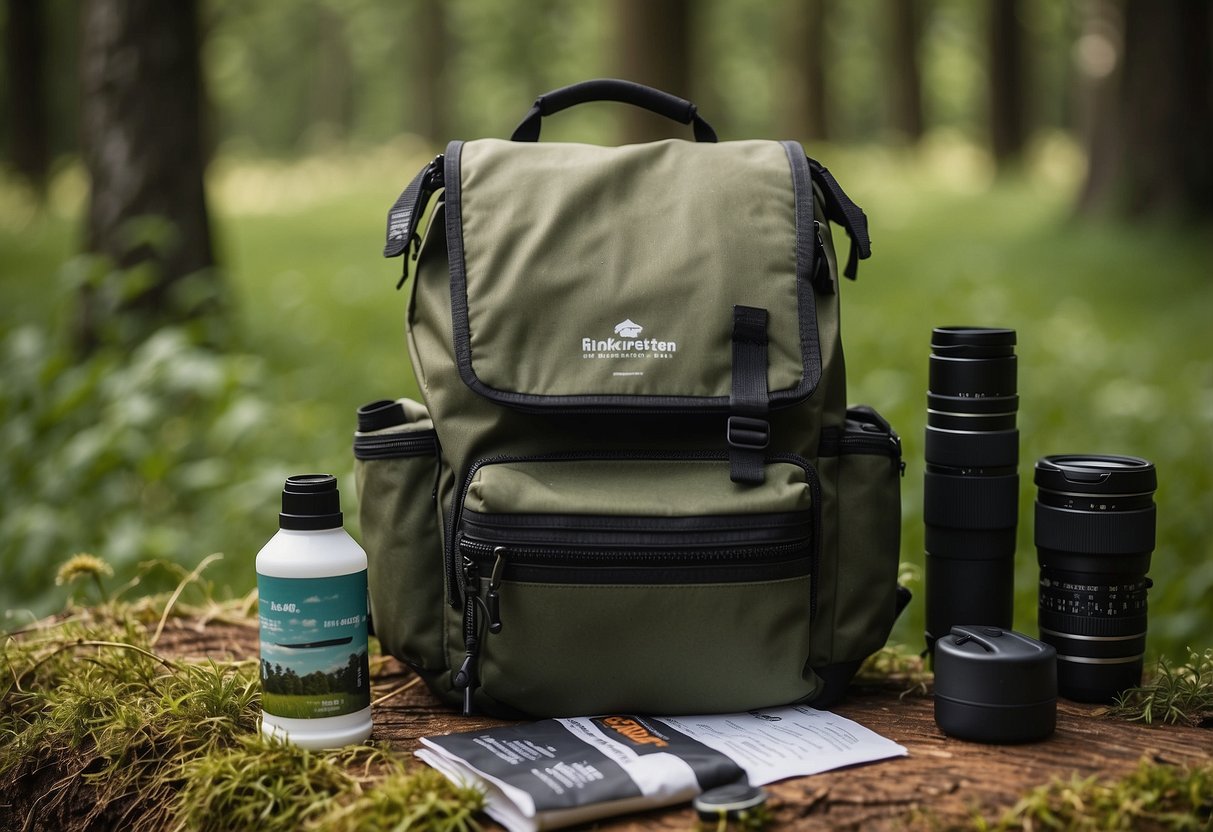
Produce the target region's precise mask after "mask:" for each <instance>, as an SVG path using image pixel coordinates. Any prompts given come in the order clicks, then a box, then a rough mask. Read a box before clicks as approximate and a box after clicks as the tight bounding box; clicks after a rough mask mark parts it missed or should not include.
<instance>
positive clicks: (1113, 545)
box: [1036, 501, 1157, 555]
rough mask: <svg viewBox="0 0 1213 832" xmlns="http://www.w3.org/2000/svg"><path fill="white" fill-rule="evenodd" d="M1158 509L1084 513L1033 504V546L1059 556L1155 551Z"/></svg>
mask: <svg viewBox="0 0 1213 832" xmlns="http://www.w3.org/2000/svg"><path fill="white" fill-rule="evenodd" d="M1156 514H1157V508H1156V507H1155V506H1154V505H1153V504H1151V505H1150V506H1149V507H1148V508H1144V509H1137V510H1136V511H1117V512H1107V513H1101V512H1087V511H1072V510H1070V509H1064V508H1056V507H1054V506H1046V505H1043V504H1041V503H1040V502H1039V501H1037V503H1036V545H1037V546H1040V547H1042V548H1046V549H1053V550H1057V551H1062V552H1075V553H1084V554H1103V555H1132V554H1137V553H1139V552H1150V551H1152V550H1153V549H1154V524H1155V516H1156Z"/></svg>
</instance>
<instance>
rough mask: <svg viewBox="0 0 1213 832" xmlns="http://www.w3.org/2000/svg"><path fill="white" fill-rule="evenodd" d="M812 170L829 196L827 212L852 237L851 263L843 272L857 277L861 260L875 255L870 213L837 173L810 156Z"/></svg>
mask: <svg viewBox="0 0 1213 832" xmlns="http://www.w3.org/2000/svg"><path fill="white" fill-rule="evenodd" d="M809 171H810V172H811V173H812V175H813V179H814V180H815V181H816V182H817V184H818V185H820V186H821V191H822V194H823V195H824V196H825V206H824V208H825V215H826V219H828V220H829V221H830V222H833V223H837V224H838V225H841V226H842V227H843V228H845V229H846V232H847V235H848V236H849V237H850V238H851V252H850V254H849V255H848V256H847V267H846V269H844V270H843V274H844V275H846V276H847V277H849V278H851V280H854V279H855V277H856V275H858V274H859V261H860V260H867V259H868V258H869V257H871V256H872V240H871V238H870V237H869V236H868V217H867V215H866V214H864V212H863V209H862V208H860V207H859V206H858V205H856V204H855V203H854V202H853V201H852V200H851V198H850V197H849V196H847V192H846V191H844V190H843V189H842V186H841V185H839V184H838V180H837V179H835V178H834V174H832V173H830V172H829V171H828V170H827V169H826V167H825V165H823V164H821V162H818V161H817V160H816V159H812V158H810V159H809Z"/></svg>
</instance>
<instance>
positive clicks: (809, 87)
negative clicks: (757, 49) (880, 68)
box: [780, 0, 830, 141]
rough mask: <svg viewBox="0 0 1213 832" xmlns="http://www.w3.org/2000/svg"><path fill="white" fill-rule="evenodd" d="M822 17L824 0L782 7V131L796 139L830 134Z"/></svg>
mask: <svg viewBox="0 0 1213 832" xmlns="http://www.w3.org/2000/svg"><path fill="white" fill-rule="evenodd" d="M825 20H826V0H791V2H788V3H785V4H784V6H783V7H782V15H781V21H780V22H781V24H782V25H781V26H780V45H781V47H782V53H783V54H782V60H781V61H780V63H781V64H782V66H783V67H784V68H785V69H784V73H785V77H784V83H783V84H782V85H781V87H782V89H783V90H784V91H785V95H786V97H785V98H784V100H783V102H782V107H781V112H782V118H783V125H782V132H783V134H784V135H786V136H788V137H790V138H795V139H798V140H800V141H808V140H813V139H815V140H821V141H823V140H825V139H828V138H829V137H830V121H829V92H828V90H827V88H826V72H825V67H826V63H827V59H828V57H829V56H828V55H827V54H826V36H825Z"/></svg>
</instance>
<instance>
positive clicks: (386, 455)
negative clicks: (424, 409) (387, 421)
mask: <svg viewBox="0 0 1213 832" xmlns="http://www.w3.org/2000/svg"><path fill="white" fill-rule="evenodd" d="M437 453H438V435H437V434H436V433H435V432H434V431H432V430H416V431H408V432H398V433H383V434H371V435H369V436H355V437H354V457H355V458H356V459H396V458H399V457H410V456H434V455H435V454H437Z"/></svg>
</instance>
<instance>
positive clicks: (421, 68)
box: [405, 0, 538, 147]
mask: <svg viewBox="0 0 1213 832" xmlns="http://www.w3.org/2000/svg"><path fill="white" fill-rule="evenodd" d="M412 11H413V25H412V27H411V31H410V32H409V35H408V37H407V38H406V39H405V40H406V42H407V43H411V44H413V45H414V47H415V48H414V49H413V50H412V55H411V62H410V63H411V66H410V69H411V71H410V72H409V80H410V84H411V88H412V93H413V111H412V114H411V118H410V119H409V124H408V125H407V126H408V129H409V130H411V131H412V132H414V133H416V134H417V135H419V136H422V137H423V138H425V139H426V141H428V142H429V143H430V144H432V145H434V146H436V147H443V146H445V144H446V142H447V140H448V139H450V138H451V123H450V118H449V117H448V115H447V112H448V109H449V107H450V96H449V95H448V90H447V68H446V63H447V62H446V56H447V52H448V51H449V47H450V40H451V37H450V31H449V29H448V26H447V18H446V8H445V6H444V5H443V0H421V2H419V3H416V4H414V6H413V10H412ZM536 95H538V93H536Z"/></svg>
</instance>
